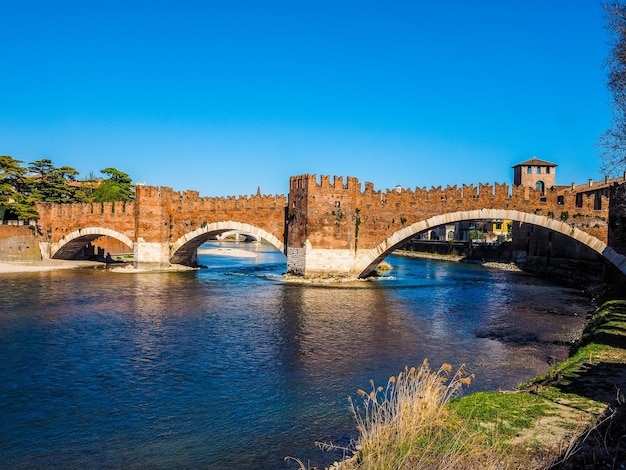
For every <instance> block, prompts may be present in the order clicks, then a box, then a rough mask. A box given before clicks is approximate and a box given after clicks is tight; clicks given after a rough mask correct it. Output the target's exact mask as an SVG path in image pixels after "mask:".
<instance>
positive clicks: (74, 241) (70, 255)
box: [42, 227, 133, 259]
mask: <svg viewBox="0 0 626 470" xmlns="http://www.w3.org/2000/svg"><path fill="white" fill-rule="evenodd" d="M103 236H105V237H111V238H115V239H116V240H119V241H120V242H122V243H124V244H125V245H127V246H128V247H129V248H130V250H132V249H133V241H132V240H131V239H130V238H128V237H127V236H126V235H124V234H123V233H120V232H117V231H115V230H112V229H110V228H105V227H87V228H79V229H76V230H74V231H73V232H70V233H68V234H67V235H65V236H64V237H63V238H61V239H60V240H59V241H57V242H54V243H50V244H49V251H48V253H47V254H48V255H49V257H50V258H53V259H74V257H75V256H76V254H78V252H79V251H80V250H81V249H82V248H83V247H84V246H85V245H86V244H87V243H90V242H92V241H93V240H95V239H96V238H100V237H103ZM42 252H45V250H42Z"/></svg>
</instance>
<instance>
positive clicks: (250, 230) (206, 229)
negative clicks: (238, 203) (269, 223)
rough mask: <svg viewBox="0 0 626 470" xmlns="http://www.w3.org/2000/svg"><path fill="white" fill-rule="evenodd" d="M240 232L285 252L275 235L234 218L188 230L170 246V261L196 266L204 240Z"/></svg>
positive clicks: (282, 244)
mask: <svg viewBox="0 0 626 470" xmlns="http://www.w3.org/2000/svg"><path fill="white" fill-rule="evenodd" d="M232 231H235V232H239V233H246V234H250V235H253V236H254V237H256V238H258V239H262V240H265V241H266V242H268V243H270V244H271V245H273V246H274V247H276V249H277V250H279V251H280V252H281V253H284V252H285V245H284V243H283V242H281V241H280V240H279V239H278V238H276V236H275V235H273V234H271V233H269V232H267V231H265V230H263V229H261V228H258V227H255V226H254V225H250V224H244V223H241V222H234V221H232V220H228V221H223V222H213V223H210V224H206V225H204V226H203V227H200V228H198V229H196V230H194V231H193V232H188V233H186V234H185V235H183V236H182V237H180V238H179V239H178V240H176V241H175V242H174V243H173V244H172V245H171V247H170V263H172V264H182V265H187V266H195V265H196V264H197V256H198V247H199V246H200V245H202V244H203V243H204V242H206V241H207V240H209V239H210V238H212V237H214V236H215V235H219V234H221V233H224V232H232Z"/></svg>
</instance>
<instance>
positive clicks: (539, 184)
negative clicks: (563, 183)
mask: <svg viewBox="0 0 626 470" xmlns="http://www.w3.org/2000/svg"><path fill="white" fill-rule="evenodd" d="M535 187H536V188H537V189H539V191H541V194H542V195H543V194H544V193H545V190H546V185H545V184H544V183H543V181H537V182H536V183H535Z"/></svg>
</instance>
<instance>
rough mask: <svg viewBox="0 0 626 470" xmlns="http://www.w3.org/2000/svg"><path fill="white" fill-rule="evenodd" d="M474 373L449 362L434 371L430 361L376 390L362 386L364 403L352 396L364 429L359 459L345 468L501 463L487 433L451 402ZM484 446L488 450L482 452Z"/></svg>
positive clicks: (358, 444)
mask: <svg viewBox="0 0 626 470" xmlns="http://www.w3.org/2000/svg"><path fill="white" fill-rule="evenodd" d="M473 377H474V376H473V374H472V375H468V374H466V373H465V370H464V367H463V366H461V367H459V369H458V370H457V371H456V372H454V373H453V369H452V366H450V365H449V364H443V365H442V366H441V367H440V368H439V369H438V370H436V371H432V370H431V369H430V365H429V363H428V361H427V360H424V362H423V363H422V365H421V366H420V367H419V368H417V369H416V368H415V367H412V368H410V369H409V368H408V367H407V368H405V370H404V371H402V372H400V373H399V374H398V375H397V376H393V377H391V378H390V379H389V381H388V382H387V385H386V387H381V386H379V387H376V385H375V384H374V382H373V381H370V386H371V391H369V392H365V391H364V390H359V391H358V392H357V393H358V395H359V396H360V397H361V400H362V406H358V405H356V404H355V402H354V401H353V400H352V398H350V404H351V408H352V412H353V413H354V417H355V419H356V422H357V428H358V430H359V432H360V435H359V438H358V440H357V441H356V443H355V445H354V449H355V455H354V457H353V458H351V459H348V460H347V461H344V462H342V465H340V467H341V468H343V469H367V470H377V469H385V470H388V469H409V468H410V469H414V468H420V469H444V468H489V467H492V468H493V467H495V463H494V460H493V457H492V455H491V454H490V453H489V452H488V451H487V452H485V451H484V450H485V449H486V446H484V445H483V444H482V443H480V442H478V440H483V439H484V436H481V435H480V434H479V433H476V432H471V431H469V430H468V428H467V427H466V426H465V424H464V423H463V421H462V420H461V419H460V418H459V417H458V416H457V415H456V414H455V413H453V412H452V411H451V410H450V409H449V408H448V407H446V406H445V405H446V403H448V402H449V401H450V400H451V399H452V398H453V397H455V396H457V395H458V394H459V393H460V392H461V390H462V388H463V386H464V385H469V384H470V383H471V381H472V379H473ZM481 449H482V450H481Z"/></svg>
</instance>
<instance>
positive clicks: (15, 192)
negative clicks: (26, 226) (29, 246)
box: [0, 155, 39, 220]
mask: <svg viewBox="0 0 626 470" xmlns="http://www.w3.org/2000/svg"><path fill="white" fill-rule="evenodd" d="M22 163H23V162H22V161H21V160H16V159H14V158H13V157H9V156H8V155H3V156H0V220H4V219H13V220H14V219H19V220H28V219H37V218H39V214H38V213H37V211H36V210H35V207H34V199H33V198H32V197H31V196H30V194H29V193H28V191H27V189H26V188H27V182H26V177H25V175H26V172H27V170H26V168H24V167H23V166H22V165H21V164H22Z"/></svg>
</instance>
